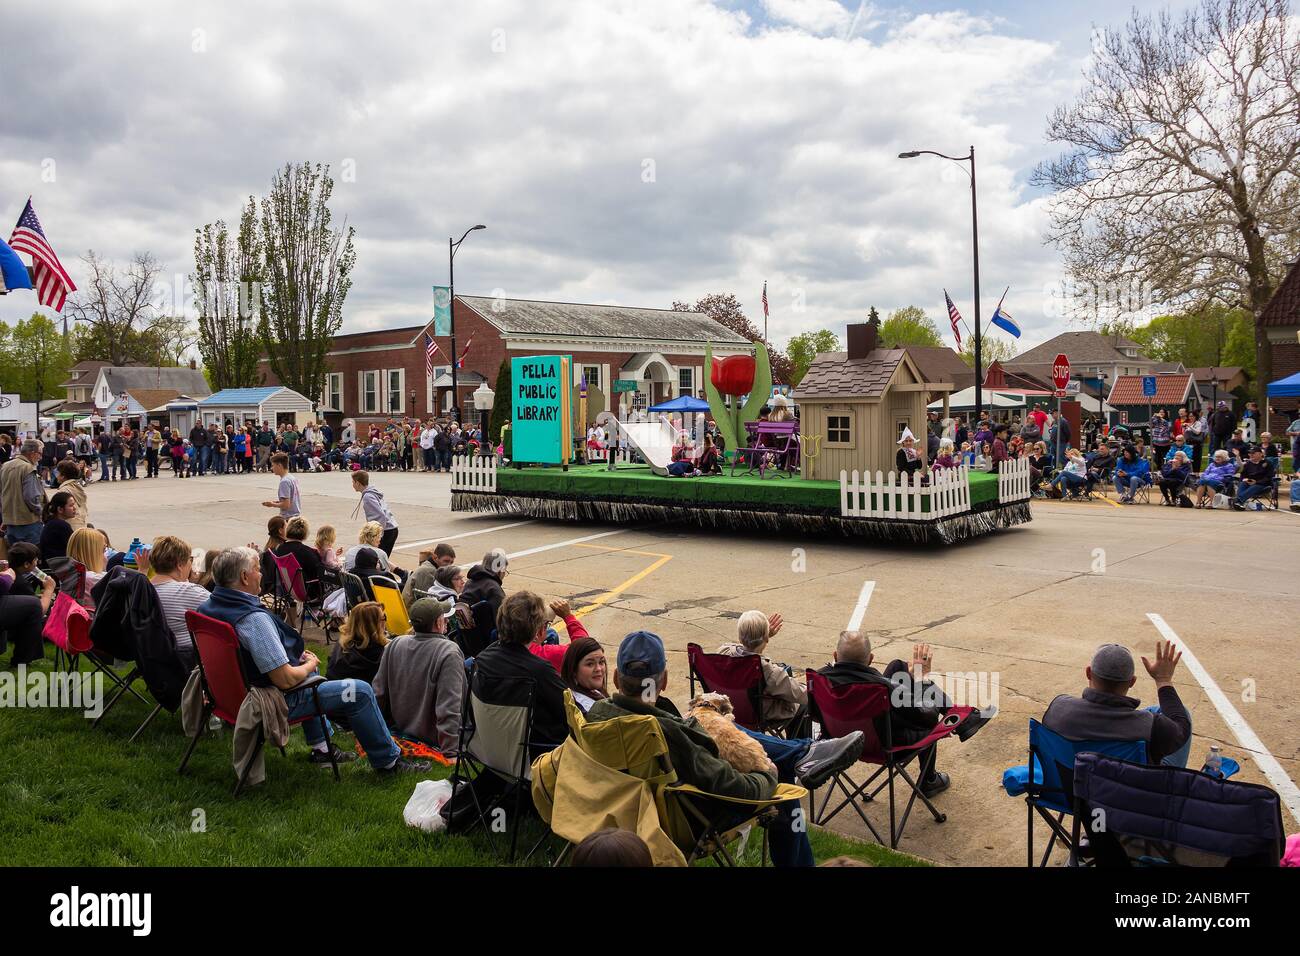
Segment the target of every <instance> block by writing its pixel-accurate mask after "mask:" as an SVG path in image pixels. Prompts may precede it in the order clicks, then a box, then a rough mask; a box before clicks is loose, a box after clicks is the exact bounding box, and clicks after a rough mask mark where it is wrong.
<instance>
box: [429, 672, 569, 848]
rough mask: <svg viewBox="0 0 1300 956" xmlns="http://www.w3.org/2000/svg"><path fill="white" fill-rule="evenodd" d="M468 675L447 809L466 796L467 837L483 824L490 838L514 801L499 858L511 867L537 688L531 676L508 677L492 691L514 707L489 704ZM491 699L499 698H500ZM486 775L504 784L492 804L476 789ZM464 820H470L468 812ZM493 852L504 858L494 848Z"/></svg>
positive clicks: (525, 784)
mask: <svg viewBox="0 0 1300 956" xmlns="http://www.w3.org/2000/svg"><path fill="white" fill-rule="evenodd" d="M468 670H469V673H468V678H469V693H467V694H466V695H465V699H464V703H463V704H462V705H461V718H460V743H459V745H458V746H457V748H456V752H457V753H458V754H459V755H460V756H459V759H457V761H456V769H455V770H454V771H453V772H452V775H451V800H450V801H448V806H449V807H459V806H462V805H463V804H462V802H461V801H464V800H465V799H466V798H465V797H463V796H461V794H462V793H464V792H466V791H468V793H469V797H468V800H469V804H470V807H472V810H473V815H472V819H470V820H469V826H468V827H466V828H465V830H464V831H463V832H466V833H468V832H470V831H471V830H472V829H473V828H474V825H475V824H479V825H481V826H482V827H483V830H484V832H486V833H489V834H491V833H497V832H500V828H499V826H498V825H497V824H498V821H499V814H501V813H505V812H506V810H505V807H504V803H505V802H506V801H507V800H509V799H510V798H511V797H513V801H514V803H513V810H512V811H511V812H510V813H509V815H508V817H507V819H506V830H507V832H508V834H509V849H508V850H507V852H506V854H505V856H504V857H501V858H502V860H503V861H504V862H506V863H513V862H514V858H515V851H516V848H517V846H518V843H519V827H520V824H521V822H522V819H523V813H524V808H525V805H524V802H523V796H524V791H525V790H527V789H528V788H529V783H530V781H531V780H532V756H531V751H530V749H529V741H530V739H531V736H532V729H533V698H534V696H535V695H536V693H537V685H536V683H535V682H534V681H533V680H532V679H531V678H527V677H518V678H504V679H502V680H501V681H499V682H498V683H497V685H496V686H495V687H494V688H493V690H494V691H495V692H499V696H501V697H503V698H506V699H509V700H510V701H511V703H508V704H502V703H492V704H489V703H487V702H486V701H484V700H483V698H482V697H481V696H480V691H481V688H480V686H479V681H478V680H477V674H476V672H475V670H474V669H473V668H469V669H468ZM493 696H498V693H494V694H493ZM487 774H491V775H492V776H493V777H495V778H496V780H497V781H499V782H500V783H502V784H504V788H503V789H502V791H501V792H500V793H499V794H497V795H495V796H493V797H492V798H491V799H490V800H483V799H480V794H479V791H478V788H479V787H480V786H482V784H481V783H480V781H485V782H486V781H487V777H486V775H487ZM465 816H469V813H468V810H467V811H466V812H465ZM453 827H455V828H457V829H459V822H458V821H456V819H455V817H454V816H453V817H452V818H451V819H450V820H449V821H448V830H449V831H450V830H451V829H453ZM545 839H546V834H543V835H542V839H541V840H539V841H538V842H537V843H536V844H535V845H534V846H533V848H532V849H531V850H529V851H528V854H527V855H526V856H525V857H524V861H525V862H526V861H527V860H528V859H529V858H530V857H531V856H532V855H533V853H535V852H536V851H537V849H538V847H540V846H541V845H542V843H543V842H544V841H545ZM493 852H494V853H496V855H497V856H499V857H500V856H501V854H500V852H499V851H498V850H497V849H496V847H495V846H494V847H493Z"/></svg>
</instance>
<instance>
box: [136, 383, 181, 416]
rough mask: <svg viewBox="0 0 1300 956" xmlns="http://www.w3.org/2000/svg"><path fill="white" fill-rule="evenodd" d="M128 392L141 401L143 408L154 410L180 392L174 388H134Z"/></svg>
mask: <svg viewBox="0 0 1300 956" xmlns="http://www.w3.org/2000/svg"><path fill="white" fill-rule="evenodd" d="M127 394H129V395H130V396H131V397H132V398H134V399H135V400H136V401H137V402H139V403H140V407H141V408H143V409H145V410H146V411H153V410H154V409H156V408H158V407H159V406H162V405H166V404H167V403H168V402H170V401H171V400H172V399H174V398H175V397H176V396H177V395H179V394H180V392H179V391H177V390H176V389H174V388H132V389H129V390H128V392H127Z"/></svg>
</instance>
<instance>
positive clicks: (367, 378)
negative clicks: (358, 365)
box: [357, 371, 379, 415]
mask: <svg viewBox="0 0 1300 956" xmlns="http://www.w3.org/2000/svg"><path fill="white" fill-rule="evenodd" d="M357 376H358V381H359V385H358V388H357V407H358V408H359V409H360V410H361V412H362V414H372V415H373V414H374V413H375V412H377V411H379V372H378V371H370V372H358V373H357Z"/></svg>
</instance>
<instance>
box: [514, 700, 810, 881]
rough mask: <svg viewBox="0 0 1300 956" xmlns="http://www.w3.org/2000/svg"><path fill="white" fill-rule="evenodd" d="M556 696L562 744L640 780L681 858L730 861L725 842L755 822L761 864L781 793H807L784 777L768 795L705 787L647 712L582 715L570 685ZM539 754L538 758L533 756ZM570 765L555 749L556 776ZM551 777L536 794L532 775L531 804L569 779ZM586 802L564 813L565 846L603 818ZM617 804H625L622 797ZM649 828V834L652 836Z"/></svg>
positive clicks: (797, 796)
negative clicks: (683, 769)
mask: <svg viewBox="0 0 1300 956" xmlns="http://www.w3.org/2000/svg"><path fill="white" fill-rule="evenodd" d="M564 703H565V711H566V714H567V717H568V723H569V731H570V733H571V735H572V740H569V741H566V742H565V744H564V747H565V748H568V747H573V746H576V747H578V748H580V749H581V750H582V751H583V753H584V754H586V755H587V756H588V757H590V758H591V759H592V760H593V761H595V762H596V763H598V764H600V765H601V766H602V767H604V768H606V769H608V770H612V771H615V772H616V773H618V774H626V775H628V776H630V777H633V778H635V779H638V780H641V781H643V782H644V783H645V784H646V785H647V786H648V787H649V789H650V793H651V795H652V796H653V799H654V804H655V808H656V811H657V814H658V817H659V830H661V831H662V832H663V833H664V834H667V836H668V837H669V838H670V839H671V840H672V842H673V843H674V845H675V846H676V848H677V850H678V851H679V852H680V854H681V857H682V859H684V861H685V862H686V863H687V864H688V865H690V864H693V863H695V862H697V861H699V860H703V859H713V860H714V861H715V862H716V863H718V864H719V865H721V866H735V865H737V862H736V857H735V854H734V853H733V851H732V847H733V846H734V845H735V844H736V842H737V841H739V840H740V839H741V837H742V835H743V834H744V832H745V831H746V830H747V829H748V828H749V827H750V826H752V825H753V824H755V823H757V824H758V825H759V827H760V828H761V829H762V833H763V843H762V849H761V852H760V863H761V864H764V865H765V864H766V862H767V857H768V854H767V838H768V832H767V831H768V827H769V826H770V825H771V823H772V821H773V820H774V819H775V818H776V816H777V808H778V806H779V805H780V804H782V803H786V802H788V801H792V800H802V799H803V798H804V797H806V796H807V795H808V791H807V790H806V789H804V788H803V787H800V786H797V785H795V784H787V783H781V784H777V787H776V790H775V792H774V793H773V794H772V796H771V797H768V798H766V799H759V800H747V799H744V798H740V797H726V796H720V795H718V794H713V793H708V792H706V791H703V790H701V789H700V788H698V787H696V786H693V785H691V784H687V783H683V782H681V781H680V780H679V779H678V777H677V773H676V771H675V770H674V768H673V765H672V758H671V756H670V755H669V751H668V744H667V742H666V741H665V740H664V735H663V728H661V727H660V726H659V722H658V720H656V719H655V718H654V717H648V716H641V715H636V716H627V717H616V718H613V719H612V720H603V721H588V720H587V719H586V717H584V716H583V714H582V711H581V710H579V709H578V707H577V705H576V704H575V703H574V702H573V695H572V693H571V692H569V691H565V693H564ZM545 759H546V758H545V757H543V758H539V761H538V763H539V764H540V763H541V762H542V760H545ZM570 766H574V764H573V762H572V761H568V762H566V761H565V760H564V758H563V754H562V753H561V754H560V760H559V775H560V777H562V776H563V775H564V773H565V771H566V767H570ZM555 783H556V792H555V793H553V794H544V793H543V792H541V789H542V788H541V787H540V786H539V782H538V781H537V780H535V781H534V785H533V794H534V803H536V804H537V805H538V809H539V812H540V811H541V810H542V807H543V805H544V804H545V803H546V801H547V799H548V798H550V799H553V798H554V797H555V796H556V794H558V793H559V791H560V789H561V787H562V786H564V785H567V784H568V783H569V781H567V780H561V779H560V778H559V777H557V779H556V781H555ZM584 784H585V781H584V780H582V779H579V780H577V781H574V782H573V783H572V786H573V787H574V788H575V789H576V791H577V792H578V794H580V795H581V796H583V797H586V796H588V794H589V788H587V787H586V786H584ZM584 802H586V801H584ZM592 809H593V812H590V813H587V814H584V815H583V819H581V820H580V821H579V820H577V819H574V815H572V814H570V815H569V816H568V817H567V818H566V827H573V829H567V828H566V829H564V831H563V832H560V833H559V834H558V835H559V836H561V837H562V838H563V839H565V840H567V841H568V842H569V844H570V846H572V845H573V844H575V843H577V842H579V841H580V840H582V839H583V838H584V837H585V836H587V835H588V834H589V833H591V832H593V831H594V830H597V829H601V828H602V826H604V825H608V824H607V823H605V818H604V817H602V816H600V814H599V813H598V812H595V808H592ZM623 809H624V810H627V809H628V808H627V806H626V805H625V806H624V807H623ZM543 816H544V817H545V818H546V819H547V822H548V823H549V822H551V817H550V814H549V813H543ZM624 822H630V821H624ZM656 834H658V831H656ZM656 834H652V835H651V836H652V838H653V836H654V835H656ZM568 849H569V848H568V847H566V848H565V850H564V851H563V852H562V853H561V854H560V860H557V864H558V863H559V862H560V861H562V860H563V859H564V857H565V856H567V854H568ZM655 849H656V850H658V851H659V855H660V857H661V858H662V857H664V856H666V855H667V854H665V853H664V850H665V848H664V847H662V846H659V845H658V844H656V846H655ZM652 852H653V851H652ZM669 852H671V851H669Z"/></svg>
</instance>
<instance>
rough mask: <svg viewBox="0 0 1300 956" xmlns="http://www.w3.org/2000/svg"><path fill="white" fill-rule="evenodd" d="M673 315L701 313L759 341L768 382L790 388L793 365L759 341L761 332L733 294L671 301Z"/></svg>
mask: <svg viewBox="0 0 1300 956" xmlns="http://www.w3.org/2000/svg"><path fill="white" fill-rule="evenodd" d="M673 311H674V312H703V313H704V314H705V315H707V316H708V317H709V318H711V319H712V320H713V321H714V322H717V323H718V324H719V325H721V326H722V327H723V328H727V329H730V330H731V331H733V332H735V333H736V334H737V335H743V336H744V337H745V338H747V339H749V341H751V342H762V343H763V344H764V345H765V346H766V347H767V354H768V361H769V362H770V363H771V365H772V381H774V382H780V383H781V384H783V385H791V384H793V383H792V381H791V380H792V379H793V377H794V365H793V363H791V361H790V359H789V358H787V357H786V354H785V353H784V352H782V351H781V350H780V349H778V348H775V347H774V346H773V345H772V343H771V342H769V341H768V340H767V339H765V338H763V333H762V332H760V331H758V329H757V328H755V327H754V324H753V323H752V322H750V321H749V318H748V317H747V316H746V315H745V310H744V309H743V308H741V305H740V301H739V300H738V299H737V298H736V295H735V293H733V292H715V293H713V294H711V295H706V296H704V297H703V298H701V299H698V300H696V302H695V304H694V305H690V304H689V303H686V302H674V303H673Z"/></svg>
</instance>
